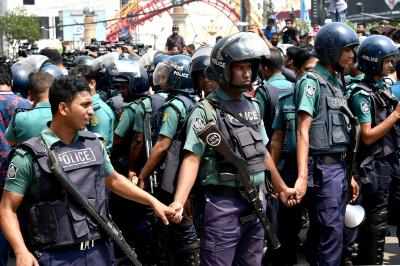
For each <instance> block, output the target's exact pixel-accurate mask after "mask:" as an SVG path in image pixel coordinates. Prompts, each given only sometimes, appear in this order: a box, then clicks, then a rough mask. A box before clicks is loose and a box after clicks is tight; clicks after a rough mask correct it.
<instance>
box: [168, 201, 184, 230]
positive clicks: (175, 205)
mask: <svg viewBox="0 0 400 266" xmlns="http://www.w3.org/2000/svg"><path fill="white" fill-rule="evenodd" d="M169 207H170V208H172V209H173V210H174V211H175V215H174V217H172V219H171V221H172V222H174V223H176V224H179V223H180V222H182V218H183V205H182V204H181V203H179V202H177V201H174V202H172V203H171V204H170V205H169Z"/></svg>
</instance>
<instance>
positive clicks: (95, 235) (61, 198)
mask: <svg viewBox="0 0 400 266" xmlns="http://www.w3.org/2000/svg"><path fill="white" fill-rule="evenodd" d="M21 148H22V149H24V150H27V151H29V152H31V153H32V155H33V157H34V164H33V168H34V173H35V177H36V179H37V182H38V184H37V186H36V187H37V191H33V190H32V189H31V191H30V193H28V194H27V196H26V197H25V198H24V203H23V205H22V206H21V213H20V214H21V215H22V219H24V221H26V224H25V223H23V224H25V226H24V227H23V230H22V232H23V235H24V239H25V240H26V241H27V244H28V246H30V247H31V248H33V249H34V250H40V249H46V248H54V247H61V246H67V245H71V244H77V243H80V242H82V241H87V240H95V239H99V238H101V237H102V236H101V232H100V229H99V227H98V226H97V224H96V223H95V222H94V221H93V220H92V219H91V218H90V217H89V216H88V215H87V214H86V212H85V211H83V210H82V209H81V208H80V206H77V205H76V203H75V202H74V201H73V200H71V197H70V195H69V194H68V193H67V192H66V191H65V190H64V188H63V187H61V185H60V184H59V183H58V182H57V181H56V179H55V177H54V176H53V174H52V172H51V170H50V169H49V166H48V160H49V159H48V154H47V150H46V149H45V146H44V144H43V142H42V140H41V138H40V137H35V138H31V139H29V140H28V141H26V142H24V143H22V144H21ZM52 150H53V151H54V152H55V154H56V157H57V159H58V161H59V164H60V166H61V167H62V169H63V170H64V172H65V173H66V175H67V177H68V178H69V179H70V181H71V182H72V183H73V184H74V185H75V186H76V188H77V189H78V190H79V191H80V193H81V194H82V195H83V196H84V197H85V198H87V199H88V201H89V202H90V203H91V204H92V205H93V206H94V207H95V209H96V210H97V212H98V213H99V214H100V215H102V216H103V215H108V209H107V203H106V199H107V195H106V193H107V192H106V187H105V180H104V179H105V173H104V170H103V169H104V168H103V166H102V165H103V164H104V157H103V151H102V150H103V149H102V146H101V143H100V141H99V140H98V139H97V137H96V135H95V134H93V133H91V132H86V131H85V132H80V134H79V140H78V141H77V142H75V143H73V144H68V145H65V144H63V143H62V142H57V143H56V144H54V145H53V147H52Z"/></svg>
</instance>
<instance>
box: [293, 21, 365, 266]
mask: <svg viewBox="0 0 400 266" xmlns="http://www.w3.org/2000/svg"><path fill="white" fill-rule="evenodd" d="M356 45H358V38H357V35H356V34H355V32H354V31H353V30H352V29H351V28H349V27H348V26H346V25H345V24H342V23H330V24H328V25H325V26H324V27H322V28H321V30H320V31H319V32H318V34H317V36H316V40H315V52H316V54H317V57H318V59H319V63H318V64H317V66H316V67H315V69H314V71H312V72H307V73H306V74H305V75H303V77H302V78H301V79H300V80H299V81H298V82H297V83H296V88H295V91H296V96H295V97H296V110H297V144H296V147H297V163H298V171H297V172H298V173H297V175H298V177H297V180H296V184H295V188H296V190H297V192H298V194H297V197H298V199H302V198H303V197H304V194H305V192H306V190H307V184H308V180H307V179H308V177H310V186H312V188H311V191H310V195H309V196H310V202H311V203H310V210H309V214H310V230H309V236H308V241H309V250H308V252H309V254H308V255H309V261H310V263H311V265H340V262H341V255H342V249H343V227H344V214H345V206H346V200H347V194H346V191H347V189H348V188H347V183H348V181H347V180H346V178H345V177H346V171H345V170H346V163H345V159H346V152H347V150H348V147H349V144H350V143H351V141H352V140H351V139H350V135H349V133H350V131H349V129H350V128H351V125H349V122H348V121H349V119H348V117H347V118H346V116H347V115H346V114H345V113H343V108H348V107H347V101H346V98H345V97H344V95H343V94H344V91H343V88H342V86H343V85H342V84H341V82H340V80H339V78H338V73H343V71H344V70H346V69H347V70H348V69H349V68H350V66H351V65H352V64H353V61H354V51H353V49H354V47H355V46H356ZM309 159H310V164H309V165H308V162H309ZM311 182H312V183H311Z"/></svg>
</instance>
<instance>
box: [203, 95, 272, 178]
mask: <svg viewBox="0 0 400 266" xmlns="http://www.w3.org/2000/svg"><path fill="white" fill-rule="evenodd" d="M205 101H208V102H209V103H210V104H211V105H212V106H213V107H214V111H215V113H216V117H217V121H216V124H217V127H218V128H219V129H220V131H221V133H222V137H223V138H224V139H225V140H227V142H228V143H229V144H230V147H231V148H232V150H233V152H235V153H236V154H237V155H238V156H240V157H241V158H243V159H245V160H246V162H247V171H248V173H249V174H250V175H253V174H256V173H259V172H263V171H265V169H266V168H265V164H264V159H265V153H266V147H265V144H264V142H263V138H262V135H261V133H260V131H261V126H262V123H261V118H260V114H259V112H258V110H257V108H256V107H255V102H254V101H253V100H251V99H249V98H245V99H244V100H242V101H240V102H239V103H238V102H237V101H235V102H232V104H231V102H226V101H219V100H216V99H210V98H207V99H205V100H204V102H201V104H200V108H203V109H204V111H205V112H206V116H207V120H208V121H207V122H210V121H211V118H210V117H212V115H211V114H210V112H213V110H210V108H208V107H207V103H205ZM199 176H201V177H203V180H202V181H201V182H202V185H228V184H232V183H233V184H234V185H235V186H240V182H239V178H238V173H237V170H236V167H235V166H233V165H231V164H230V163H228V162H227V161H226V160H225V159H224V158H223V157H222V156H221V155H220V154H219V153H217V152H216V151H215V150H214V149H213V148H211V147H207V149H206V151H205V154H204V156H203V158H202V160H201V164H200V172H199Z"/></svg>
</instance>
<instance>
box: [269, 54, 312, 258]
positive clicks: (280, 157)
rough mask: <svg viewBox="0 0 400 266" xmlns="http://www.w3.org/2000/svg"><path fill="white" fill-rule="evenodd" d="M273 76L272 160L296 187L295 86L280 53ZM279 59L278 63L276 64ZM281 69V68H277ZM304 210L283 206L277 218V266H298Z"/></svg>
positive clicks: (276, 55)
mask: <svg viewBox="0 0 400 266" xmlns="http://www.w3.org/2000/svg"><path fill="white" fill-rule="evenodd" d="M271 54H273V56H271V57H270V59H269V61H270V62H271V63H272V62H274V61H275V62H274V63H273V64H272V66H271V63H270V67H269V68H270V69H272V71H271V70H269V71H270V72H273V71H274V72H275V74H274V75H272V76H271V77H270V78H269V79H268V81H267V82H269V83H270V84H273V85H275V87H277V88H278V89H279V103H278V105H279V111H278V113H277V115H276V116H275V119H274V122H273V124H272V130H273V133H272V140H271V157H272V159H273V160H274V162H275V163H276V165H277V166H278V169H279V170H280V173H281V174H282V177H283V179H284V180H285V182H286V184H288V186H294V184H295V181H296V178H297V160H296V108H295V101H294V84H293V83H292V82H290V81H288V80H287V79H286V78H285V77H284V76H283V75H282V74H281V72H280V70H279V69H280V68H281V66H282V63H281V62H282V61H283V59H281V55H280V53H276V52H272V51H271ZM274 58H275V60H274ZM276 66H278V68H276ZM304 211H305V209H304V206H303V205H297V206H295V207H293V208H287V207H286V206H285V205H284V204H279V210H278V214H277V227H278V238H279V240H280V241H281V244H282V247H281V248H280V250H278V251H277V254H276V256H273V258H274V261H273V263H274V265H294V264H296V263H297V246H298V234H299V232H300V230H301V228H302V223H303V219H302V218H303V214H304Z"/></svg>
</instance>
